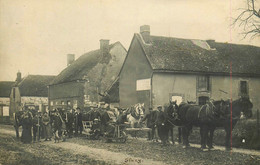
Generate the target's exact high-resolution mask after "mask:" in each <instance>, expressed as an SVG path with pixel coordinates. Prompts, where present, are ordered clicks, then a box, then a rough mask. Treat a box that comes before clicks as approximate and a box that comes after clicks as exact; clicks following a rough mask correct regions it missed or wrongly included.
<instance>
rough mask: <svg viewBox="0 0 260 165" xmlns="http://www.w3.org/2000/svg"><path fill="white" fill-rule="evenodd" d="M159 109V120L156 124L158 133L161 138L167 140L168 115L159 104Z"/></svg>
mask: <svg viewBox="0 0 260 165" xmlns="http://www.w3.org/2000/svg"><path fill="white" fill-rule="evenodd" d="M157 109H158V111H159V112H158V115H157V120H156V126H157V129H158V135H159V137H160V139H161V140H162V141H163V142H165V140H167V139H166V138H168V135H166V134H168V133H167V132H166V126H165V121H166V115H165V113H164V112H163V109H162V106H161V105H159V106H158V107H157Z"/></svg>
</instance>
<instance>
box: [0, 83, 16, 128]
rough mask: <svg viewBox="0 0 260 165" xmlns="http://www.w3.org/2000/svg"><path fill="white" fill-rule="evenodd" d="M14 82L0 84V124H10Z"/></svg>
mask: <svg viewBox="0 0 260 165" xmlns="http://www.w3.org/2000/svg"><path fill="white" fill-rule="evenodd" d="M14 83H15V82H14V81H1V82H0V122H1V123H8V122H9V115H10V114H9V106H10V92H11V89H12V86H13V85H14Z"/></svg>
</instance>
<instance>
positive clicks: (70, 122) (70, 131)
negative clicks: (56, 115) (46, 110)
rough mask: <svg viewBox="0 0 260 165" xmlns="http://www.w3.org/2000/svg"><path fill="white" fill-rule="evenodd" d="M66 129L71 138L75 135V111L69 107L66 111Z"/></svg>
mask: <svg viewBox="0 0 260 165" xmlns="http://www.w3.org/2000/svg"><path fill="white" fill-rule="evenodd" d="M66 130H67V133H68V137H69V138H71V137H72V135H73V112H72V108H69V110H68V112H67V113H66Z"/></svg>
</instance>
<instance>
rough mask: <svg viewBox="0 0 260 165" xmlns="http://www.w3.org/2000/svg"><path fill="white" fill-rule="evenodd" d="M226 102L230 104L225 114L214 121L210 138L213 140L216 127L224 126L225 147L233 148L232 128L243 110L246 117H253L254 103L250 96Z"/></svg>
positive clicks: (227, 148)
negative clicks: (231, 140) (231, 141)
mask: <svg viewBox="0 0 260 165" xmlns="http://www.w3.org/2000/svg"><path fill="white" fill-rule="evenodd" d="M225 103H226V104H227V105H228V106H227V108H226V111H225V114H224V115H222V117H220V118H216V119H215V120H214V121H213V124H212V129H211V130H210V132H211V133H210V134H211V136H210V137H209V138H210V141H212V139H213V134H214V130H215V128H216V127H220V128H224V129H225V132H226V138H225V148H226V150H232V146H231V143H230V139H231V133H232V130H233V128H234V127H235V125H236V124H237V122H238V120H239V119H240V117H241V112H242V113H243V114H244V115H245V117H246V118H251V117H252V108H253V104H252V102H251V101H250V99H249V98H248V97H241V98H239V99H237V100H234V101H230V100H227V101H225ZM231 107H232V108H231ZM231 111H232V112H231ZM231 114H232V115H231Z"/></svg>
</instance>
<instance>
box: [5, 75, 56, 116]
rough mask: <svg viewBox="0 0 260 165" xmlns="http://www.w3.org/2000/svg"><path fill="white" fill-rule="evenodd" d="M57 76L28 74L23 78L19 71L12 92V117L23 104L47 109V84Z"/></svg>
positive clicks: (43, 109)
mask: <svg viewBox="0 0 260 165" xmlns="http://www.w3.org/2000/svg"><path fill="white" fill-rule="evenodd" d="M54 77H55V76H49V75H27V76H25V77H24V78H22V76H21V73H20V72H18V73H17V78H16V81H15V84H14V86H13V87H12V89H11V92H10V112H9V113H10V118H11V119H12V117H13V113H15V112H17V111H18V110H20V109H21V108H22V107H23V106H27V107H33V108H35V109H36V110H40V111H46V110H47V108H48V88H47V85H48V84H49V83H50V82H51V81H52V80H53V79H54Z"/></svg>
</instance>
